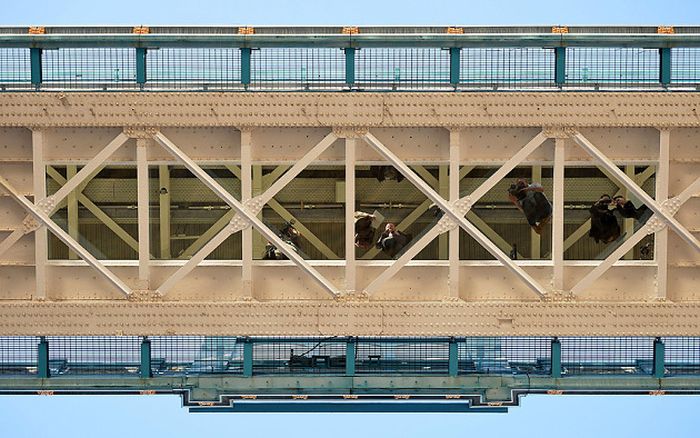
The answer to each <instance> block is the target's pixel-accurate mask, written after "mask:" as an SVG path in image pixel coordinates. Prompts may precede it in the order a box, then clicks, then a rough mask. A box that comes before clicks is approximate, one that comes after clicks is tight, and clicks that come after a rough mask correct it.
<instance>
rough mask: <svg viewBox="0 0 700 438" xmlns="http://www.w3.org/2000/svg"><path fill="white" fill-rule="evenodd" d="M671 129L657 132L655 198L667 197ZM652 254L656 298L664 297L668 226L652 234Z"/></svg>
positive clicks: (666, 271)
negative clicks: (654, 269)
mask: <svg viewBox="0 0 700 438" xmlns="http://www.w3.org/2000/svg"><path fill="white" fill-rule="evenodd" d="M670 143H671V131H669V130H668V129H662V130H661V131H660V132H659V162H658V164H657V166H656V200H657V201H658V202H664V201H666V200H667V199H668V183H669V174H670V155H669V154H670V151H669V148H670ZM654 254H655V256H656V257H655V258H656V298H660V299H665V298H666V297H667V294H668V227H664V229H663V230H660V231H658V232H657V233H656V235H655V236H654Z"/></svg>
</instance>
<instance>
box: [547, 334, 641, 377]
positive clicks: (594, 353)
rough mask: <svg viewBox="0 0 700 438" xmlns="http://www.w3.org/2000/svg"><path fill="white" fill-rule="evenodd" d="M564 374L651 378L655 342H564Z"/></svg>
mask: <svg viewBox="0 0 700 438" xmlns="http://www.w3.org/2000/svg"><path fill="white" fill-rule="evenodd" d="M560 340H561V360H562V373H563V374H565V375H578V374H616V375H620V374H630V375H634V374H651V371H652V366H653V356H654V347H653V342H654V338H648V337H626V338H615V337H599V338H598V337H596V338H593V337H590V338H582V337H570V338H568V337H567V338H560Z"/></svg>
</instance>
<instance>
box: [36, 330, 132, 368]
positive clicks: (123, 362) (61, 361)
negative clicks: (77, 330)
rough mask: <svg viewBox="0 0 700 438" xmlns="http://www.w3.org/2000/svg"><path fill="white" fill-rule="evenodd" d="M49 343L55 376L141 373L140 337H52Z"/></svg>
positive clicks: (50, 361) (51, 366) (51, 363)
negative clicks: (139, 371)
mask: <svg viewBox="0 0 700 438" xmlns="http://www.w3.org/2000/svg"><path fill="white" fill-rule="evenodd" d="M47 340H48V342H49V369H50V372H51V375H52V376H57V375H74V374H137V373H138V370H139V364H140V345H141V338H139V337H137V336H95V337H58V336H51V337H48V338H47Z"/></svg>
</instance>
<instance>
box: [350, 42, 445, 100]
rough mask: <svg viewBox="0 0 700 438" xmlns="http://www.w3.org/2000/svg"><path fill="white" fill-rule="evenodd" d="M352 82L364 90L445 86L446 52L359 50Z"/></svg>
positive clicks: (410, 49) (439, 87)
mask: <svg viewBox="0 0 700 438" xmlns="http://www.w3.org/2000/svg"><path fill="white" fill-rule="evenodd" d="M355 79H356V85H357V86H358V87H359V88H364V89H382V90H387V89H388V90H415V89H442V88H444V89H449V88H450V87H449V85H450V84H449V82H450V53H449V51H447V50H442V49H423V48H421V49H417V48H416V49H414V48H402V49H361V50H358V51H357V53H356V55H355Z"/></svg>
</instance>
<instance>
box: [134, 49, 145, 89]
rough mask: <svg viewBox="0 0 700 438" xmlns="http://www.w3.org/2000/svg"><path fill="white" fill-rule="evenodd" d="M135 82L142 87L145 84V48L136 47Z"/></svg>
mask: <svg viewBox="0 0 700 438" xmlns="http://www.w3.org/2000/svg"><path fill="white" fill-rule="evenodd" d="M136 83H137V84H139V85H140V86H141V87H142V88H143V86H144V85H145V84H146V48H145V47H137V48H136Z"/></svg>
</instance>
